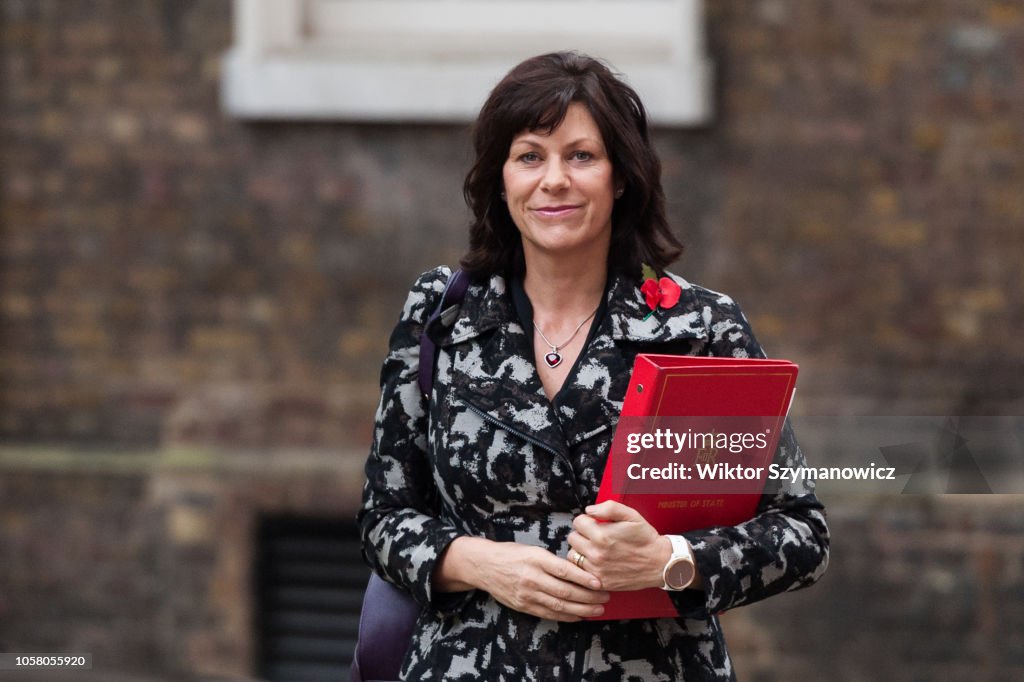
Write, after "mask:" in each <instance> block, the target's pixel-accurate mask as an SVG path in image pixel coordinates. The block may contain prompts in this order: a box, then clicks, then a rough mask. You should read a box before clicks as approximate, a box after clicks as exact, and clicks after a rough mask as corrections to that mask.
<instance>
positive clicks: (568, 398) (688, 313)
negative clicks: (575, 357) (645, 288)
mask: <svg viewBox="0 0 1024 682" xmlns="http://www.w3.org/2000/svg"><path fill="white" fill-rule="evenodd" d="M670 276H672V275H670ZM672 277H673V279H675V281H676V282H677V283H678V284H679V285H680V287H681V288H682V295H681V296H680V299H679V302H678V303H677V304H676V305H675V306H674V307H673V308H672V309H670V310H663V309H659V310H657V311H656V312H655V313H654V314H653V315H650V316H649V317H648V316H647V315H648V313H650V312H651V310H650V308H649V307H648V306H647V303H646V301H645V300H644V298H643V294H642V293H641V292H640V284H641V283H640V282H639V281H638V280H635V279H633V278H630V277H626V276H623V275H613V280H612V283H611V286H610V287H609V288H608V307H607V313H606V315H605V317H604V319H603V320H602V322H601V328H600V330H599V333H598V334H597V335H596V336H595V337H594V338H593V340H592V341H591V343H590V345H589V346H588V347H587V348H586V350H585V351H584V356H583V358H582V359H581V360H580V365H579V367H578V368H577V371H576V372H575V373H574V374H572V375H570V377H569V379H568V381H571V382H572V383H571V384H570V385H569V386H568V387H567V389H566V390H564V391H563V393H562V397H561V398H562V399H561V401H560V403H559V406H558V410H559V414H558V416H559V417H560V419H561V422H562V429H563V431H564V433H565V437H566V439H567V441H568V443H569V444H570V445H575V444H577V443H579V442H582V441H584V440H586V439H587V438H590V437H592V436H595V435H597V434H599V433H601V432H603V431H605V430H607V429H609V428H612V427H614V425H615V424H617V423H618V419H619V414H620V412H621V411H622V401H623V397H624V396H625V394H626V388H627V387H628V385H629V377H630V373H631V372H632V371H633V360H634V359H635V358H636V355H637V353H639V352H645V353H658V352H663V353H678V352H680V351H681V350H683V351H690V350H691V349H694V348H697V347H700V346H701V345H703V342H704V341H706V339H707V337H708V333H707V328H706V325H705V324H704V320H703V317H704V311H702V310H701V309H700V307H699V305H698V303H697V297H696V295H695V292H694V290H693V287H692V285H690V284H689V282H687V281H686V280H684V279H682V278H681V277H675V276H672ZM644 318H646V319H644Z"/></svg>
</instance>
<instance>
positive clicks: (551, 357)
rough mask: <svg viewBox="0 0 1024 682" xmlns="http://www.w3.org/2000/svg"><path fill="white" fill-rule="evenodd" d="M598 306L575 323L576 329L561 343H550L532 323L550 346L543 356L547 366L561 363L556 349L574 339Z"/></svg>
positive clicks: (560, 355)
mask: <svg viewBox="0 0 1024 682" xmlns="http://www.w3.org/2000/svg"><path fill="white" fill-rule="evenodd" d="M600 307H601V306H600V305H598V306H597V308H594V312H592V313H590V314H589V315H587V316H586V317H585V318H583V321H582V322H580V323H579V324H578V325H576V329H575V330H574V331H573V333H572V334H571V335H569V338H567V339H566V340H565V341H563V342H562V343H551V341H550V339H548V337H546V336H544V332H542V331H541V330H540V327H538V326H537V323H536V322H534V323H533V328H534V329H536V330H537V333H538V334H540V338H542V339H544V343H546V344H547V345H548V347H549V348H551V351H550V352H549V353H548V354H547V355H545V356H544V362H545V363H546V364H547V366H548V367H550V368H551V369H554V368H555V367H558V366H559V365H560V364H562V354H561V353H559V352H558V349H559V348H565V347H566V346H567V345H569V342H570V341H572V340H573V339H575V338H576V335H577V334H579V333H580V330H581V329H583V325H585V324H586V323H587V321H588V320H589V319H590V318H592V317H593V316H594V315H596V314H597V310H598V308H600Z"/></svg>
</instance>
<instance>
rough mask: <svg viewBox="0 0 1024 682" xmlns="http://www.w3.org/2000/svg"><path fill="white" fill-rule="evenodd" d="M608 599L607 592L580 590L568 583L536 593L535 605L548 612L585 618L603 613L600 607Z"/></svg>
mask: <svg viewBox="0 0 1024 682" xmlns="http://www.w3.org/2000/svg"><path fill="white" fill-rule="evenodd" d="M610 598H611V595H610V594H609V593H607V592H600V591H596V590H582V589H580V588H578V587H575V586H573V585H571V584H570V583H561V584H560V585H559V584H556V585H553V586H552V587H551V588H550V590H544V589H542V590H540V591H538V592H537V595H536V603H537V605H538V606H540V607H541V608H544V609H547V610H549V611H554V612H557V613H563V614H570V615H573V616H579V617H581V618H586V617H591V616H596V615H600V614H601V613H603V612H604V608H603V607H602V605H603V604H605V603H606V602H607V601H608V599H610Z"/></svg>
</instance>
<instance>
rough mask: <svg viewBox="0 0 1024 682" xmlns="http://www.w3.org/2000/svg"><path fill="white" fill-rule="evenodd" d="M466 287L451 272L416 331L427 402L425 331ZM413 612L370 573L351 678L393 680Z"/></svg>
mask: <svg viewBox="0 0 1024 682" xmlns="http://www.w3.org/2000/svg"><path fill="white" fill-rule="evenodd" d="M468 288H469V275H467V274H466V273H465V272H463V271H462V270H456V271H455V272H453V273H452V274H451V276H450V277H449V278H448V283H447V284H445V287H444V292H443V293H442V294H441V301H440V302H439V303H438V304H437V308H436V309H435V310H434V312H433V313H432V314H431V315H430V318H429V319H428V320H427V323H426V324H425V325H423V333H422V334H421V335H420V370H419V385H420V390H421V391H422V392H423V395H424V396H426V398H427V400H430V392H431V390H432V389H433V387H434V365H435V364H436V362H437V345H436V344H435V343H434V342H433V341H432V340H431V339H430V336H428V335H427V329H429V328H430V326H431V325H432V324H433V323H434V321H435V320H437V319H438V318H441V324H443V325H445V326H449V323H448V320H446V319H444V318H445V317H446V315H451V314H454V312H457V310H458V306H459V305H461V304H462V300H463V299H464V298H465V297H466V290H467V289H468ZM453 307H454V308H453ZM418 615H419V606H418V605H417V604H416V602H415V601H413V598H412V597H410V596H409V595H408V594H406V593H405V592H404V591H402V590H401V589H399V588H397V587H395V586H394V585H392V584H390V583H387V582H385V581H384V580H382V579H381V578H380V577H379V576H378V575H377V574H376V573H371V574H370V582H369V583H368V584H367V586H366V592H365V593H364V594H363V609H362V612H361V613H360V614H359V635H358V639H357V640H356V648H355V652H354V655H353V658H352V668H351V670H350V673H349V674H350V679H351V680H352V682H371V681H372V680H397V679H398V671H399V668H400V667H401V665H402V659H403V658H404V657H405V652H406V650H407V649H408V648H409V642H410V641H411V640H412V632H413V629H414V628H415V626H416V618H417V616H418Z"/></svg>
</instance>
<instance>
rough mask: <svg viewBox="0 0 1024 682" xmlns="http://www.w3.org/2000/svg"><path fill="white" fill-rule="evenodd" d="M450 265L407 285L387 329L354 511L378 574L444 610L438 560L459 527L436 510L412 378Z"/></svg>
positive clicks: (423, 410) (421, 401)
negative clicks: (435, 583) (436, 578)
mask: <svg viewBox="0 0 1024 682" xmlns="http://www.w3.org/2000/svg"><path fill="white" fill-rule="evenodd" d="M449 274H450V271H449V270H448V269H447V268H438V269H435V270H433V271H431V272H428V273H426V274H424V275H422V276H421V277H420V278H419V279H418V280H417V281H416V283H415V285H413V288H412V290H411V291H410V292H409V296H408V298H407V299H406V301H405V306H404V307H403V309H402V314H401V318H400V319H399V321H398V325H397V326H396V327H395V329H394V331H393V332H392V334H391V339H390V341H389V348H388V354H387V357H386V358H385V360H384V365H383V368H382V369H381V380H380V383H381V396H380V404H379V406H378V408H377V415H376V419H375V422H374V434H373V445H372V446H371V449H370V455H369V457H368V458H367V461H366V482H365V483H364V485H363V503H362V507H361V509H360V511H359V513H358V515H357V521H358V524H359V530H360V534H361V537H362V547H363V556H364V557H365V559H366V561H367V563H369V564H370V566H371V567H372V568H373V570H374V571H376V572H377V573H378V574H379V575H380V576H381V577H383V578H384V579H385V580H388V581H389V582H392V583H394V584H396V585H398V586H400V587H402V588H404V589H405V590H406V591H408V592H409V593H410V594H411V595H412V596H413V598H414V599H415V600H416V601H417V602H418V603H420V604H421V605H423V606H429V607H432V608H436V609H440V610H446V608H451V607H453V606H454V605H455V603H456V602H458V601H459V600H458V599H456V598H453V597H454V595H450V594H435V593H434V591H433V589H432V584H431V577H432V574H433V571H434V567H435V565H436V563H437V560H438V559H439V558H440V556H441V555H442V554H443V553H444V551H445V549H446V548H447V547H448V545H449V543H451V541H452V540H454V539H455V538H456V537H458V536H459V535H460V534H461V533H460V532H459V531H458V529H456V528H455V527H454V526H453V525H451V524H450V523H446V522H444V521H443V520H441V519H440V518H439V516H438V506H437V500H438V496H437V492H436V489H435V487H434V477H433V471H432V468H431V465H430V461H429V458H428V456H427V409H428V404H427V400H426V399H425V398H424V397H423V394H422V393H421V392H420V388H419V384H418V372H419V355H420V335H421V334H422V333H423V327H424V325H425V323H426V321H427V319H428V318H429V316H430V313H431V312H432V310H433V309H434V307H436V305H437V302H438V301H439V300H440V296H441V293H442V291H443V290H444V286H445V282H447V280H448V276H449Z"/></svg>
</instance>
